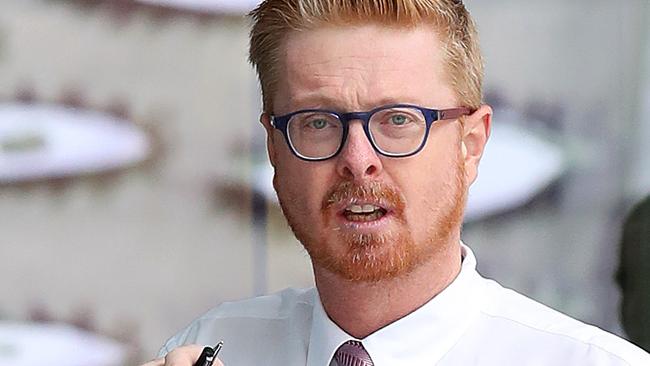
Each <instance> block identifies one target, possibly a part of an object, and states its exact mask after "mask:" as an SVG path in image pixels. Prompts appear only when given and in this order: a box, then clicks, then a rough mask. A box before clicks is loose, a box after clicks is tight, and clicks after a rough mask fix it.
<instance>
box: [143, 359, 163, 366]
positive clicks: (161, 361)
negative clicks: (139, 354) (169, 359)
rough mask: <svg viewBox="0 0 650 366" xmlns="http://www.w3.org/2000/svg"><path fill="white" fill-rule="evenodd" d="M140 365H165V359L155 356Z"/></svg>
mask: <svg viewBox="0 0 650 366" xmlns="http://www.w3.org/2000/svg"><path fill="white" fill-rule="evenodd" d="M141 366H165V359H164V358H157V359H155V360H151V361H149V362H147V363H145V364H143V365H141Z"/></svg>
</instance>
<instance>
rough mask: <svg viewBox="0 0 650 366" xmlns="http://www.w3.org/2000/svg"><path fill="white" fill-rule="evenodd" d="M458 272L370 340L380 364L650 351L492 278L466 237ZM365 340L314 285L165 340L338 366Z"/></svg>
mask: <svg viewBox="0 0 650 366" xmlns="http://www.w3.org/2000/svg"><path fill="white" fill-rule="evenodd" d="M462 250H463V264H462V267H461V271H460V273H459V275H458V277H456V279H455V280H454V281H453V282H452V283H451V284H450V285H449V286H448V287H447V288H446V289H445V290H444V291H442V292H441V293H440V294H438V295H437V296H436V297H434V298H433V299H432V300H430V301H429V302H427V303H426V304H425V305H424V306H422V307H421V308H419V309H417V310H416V311H414V312H412V313H411V314H409V315H407V316H406V317H404V318H402V319H399V320H397V321H396V322H394V323H392V324H389V325H387V326H386V327H384V328H382V329H380V330H378V331H376V332H375V333H373V334H371V335H369V336H368V337H366V338H364V339H361V340H360V341H361V342H362V343H363V346H364V347H365V349H366V350H367V351H368V353H369V354H370V357H371V358H372V360H373V362H374V364H375V366H395V365H409V366H417V365H427V366H431V365H441V366H448V365H463V366H464V365H495V366H496V365H498V366H504V365H508V366H510V365H580V366H586V365H589V366H601V365H616V366H618V365H635V366H637V365H638V366H649V365H650V355H649V354H648V353H646V352H644V351H643V350H641V349H640V348H638V347H636V346H634V345H632V344H631V343H628V342H627V341H625V340H623V339H621V338H619V337H617V336H615V335H612V334H610V333H607V332H605V331H603V330H601V329H599V328H596V327H594V326H591V325H587V324H584V323H582V322H580V321H578V320H575V319H572V318H570V317H568V316H566V315H564V314H562V313H559V312H557V311H555V310H552V309H550V308H548V307H546V306H544V305H542V304H540V303H537V302H535V301H533V300H531V299H529V298H527V297H525V296H523V295H521V294H518V293H516V292H514V291H512V290H509V289H506V288H504V287H502V286H501V285H499V284H498V283H496V282H495V281H492V280H488V279H485V278H483V277H481V275H479V273H478V272H477V271H476V259H475V257H474V254H473V253H472V251H471V250H470V249H469V248H468V247H466V246H464V245H463V246H462ZM350 339H355V338H354V337H351V336H350V335H348V334H347V333H345V331H343V330H342V329H341V328H339V327H338V326H337V325H336V324H335V323H334V322H332V321H331V320H330V318H329V317H328V316H327V314H326V313H325V310H324V309H323V306H322V304H321V302H320V299H319V297H318V292H317V291H316V290H315V289H314V288H310V289H305V290H297V289H286V290H283V291H281V292H278V293H275V294H272V295H268V296H262V297H257V298H253V299H248V300H243V301H236V302H229V303H224V304H222V305H220V306H218V307H216V308H214V309H212V310H210V311H209V312H207V313H206V314H205V315H203V316H202V317H200V318H198V319H196V320H195V321H193V322H192V323H191V324H190V325H189V326H188V327H187V328H185V329H184V330H182V331H181V332H179V333H178V334H177V335H175V336H174V337H172V338H171V339H170V340H169V341H167V343H166V344H165V346H164V347H163V348H162V349H161V351H160V355H161V356H162V355H164V354H166V353H167V352H169V351H171V350H172V349H174V348H175V347H178V346H180V345H184V344H193V343H195V344H211V345H212V344H215V343H216V342H218V341H219V340H223V341H224V342H225V345H224V348H223V351H222V352H221V354H220V355H219V357H220V359H221V360H223V361H224V364H225V365H226V366H245V365H256V366H257V365H264V366H280V365H282V366H290V365H309V366H328V365H330V362H331V360H332V356H333V355H334V352H335V351H336V349H337V348H338V347H339V346H340V345H341V344H343V343H344V342H346V341H348V340H350Z"/></svg>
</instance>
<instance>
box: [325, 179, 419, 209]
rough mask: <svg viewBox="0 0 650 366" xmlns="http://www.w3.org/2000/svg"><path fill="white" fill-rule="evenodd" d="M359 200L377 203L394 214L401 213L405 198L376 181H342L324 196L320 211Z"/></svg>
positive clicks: (389, 186) (391, 187)
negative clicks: (394, 212)
mask: <svg viewBox="0 0 650 366" xmlns="http://www.w3.org/2000/svg"><path fill="white" fill-rule="evenodd" d="M351 200H359V201H367V202H379V203H380V204H381V206H382V207H384V208H388V209H391V210H393V211H396V212H402V211H403V210H404V207H405V206H406V198H405V197H404V195H403V194H402V193H401V192H400V191H399V190H398V189H397V188H396V187H394V186H391V185H389V184H386V183H381V182H377V181H368V182H363V183H355V182H352V181H343V182H340V183H339V184H337V185H335V186H333V187H332V188H330V190H329V191H328V192H327V194H325V198H324V199H323V202H322V209H323V210H327V209H329V208H331V207H332V206H336V205H339V204H341V203H342V202H346V201H351Z"/></svg>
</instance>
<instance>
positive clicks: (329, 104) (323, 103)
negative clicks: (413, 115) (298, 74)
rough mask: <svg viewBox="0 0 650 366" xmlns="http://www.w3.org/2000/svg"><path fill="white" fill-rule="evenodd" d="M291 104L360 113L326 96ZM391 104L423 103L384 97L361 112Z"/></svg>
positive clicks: (408, 99)
mask: <svg viewBox="0 0 650 366" xmlns="http://www.w3.org/2000/svg"><path fill="white" fill-rule="evenodd" d="M291 104H292V105H294V106H296V107H294V108H293V109H294V110H299V109H310V108H315V109H331V110H332V111H336V112H360V111H356V110H355V111H349V110H347V108H341V102H340V100H338V99H335V98H330V97H328V96H324V95H317V94H312V95H307V96H304V97H300V98H296V99H293V100H292V101H291ZM390 104H415V105H419V104H422V103H421V102H417V101H414V100H413V99H411V98H405V97H404V98H400V97H398V98H396V97H384V98H381V99H378V100H375V101H373V102H372V103H364V104H363V106H362V107H361V111H364V110H371V109H373V108H377V107H380V106H384V105H390Z"/></svg>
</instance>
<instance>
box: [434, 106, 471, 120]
mask: <svg viewBox="0 0 650 366" xmlns="http://www.w3.org/2000/svg"><path fill="white" fill-rule="evenodd" d="M469 114H472V110H471V109H469V108H467V107H461V108H452V109H443V110H440V111H438V119H439V120H445V119H456V118H460V117H461V116H466V115H469Z"/></svg>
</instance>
